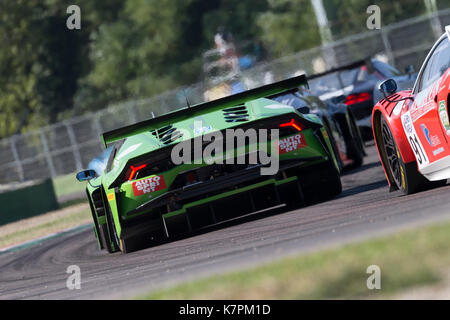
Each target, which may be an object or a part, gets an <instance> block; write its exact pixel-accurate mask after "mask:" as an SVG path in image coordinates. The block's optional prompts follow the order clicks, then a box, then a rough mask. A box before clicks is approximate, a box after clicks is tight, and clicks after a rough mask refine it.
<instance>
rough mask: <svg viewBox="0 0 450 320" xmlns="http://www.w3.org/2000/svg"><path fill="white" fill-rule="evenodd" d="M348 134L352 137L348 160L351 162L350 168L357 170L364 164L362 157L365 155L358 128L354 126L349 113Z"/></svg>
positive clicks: (353, 120)
mask: <svg viewBox="0 0 450 320" xmlns="http://www.w3.org/2000/svg"><path fill="white" fill-rule="evenodd" d="M349 118H350V119H349V120H350V123H349V126H350V128H349V129H350V133H351V135H352V141H351V143H350V145H349V158H350V159H352V160H353V164H352V165H351V168H352V169H354V168H359V167H361V166H362V164H363V162H364V157H365V156H366V155H367V154H366V150H365V147H364V142H363V138H362V135H361V131H360V130H359V127H358V126H357V125H356V121H355V117H354V116H353V114H352V113H350V117H349Z"/></svg>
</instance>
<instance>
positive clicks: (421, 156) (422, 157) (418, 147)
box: [409, 134, 428, 165]
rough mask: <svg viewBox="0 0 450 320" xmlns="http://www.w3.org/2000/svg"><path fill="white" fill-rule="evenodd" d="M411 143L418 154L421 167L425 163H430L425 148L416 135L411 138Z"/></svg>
mask: <svg viewBox="0 0 450 320" xmlns="http://www.w3.org/2000/svg"><path fill="white" fill-rule="evenodd" d="M409 142H410V144H411V147H412V149H413V151H414V153H415V154H416V158H417V161H418V162H419V165H422V163H423V162H424V161H426V162H428V160H427V157H426V155H425V152H424V151H423V148H422V146H421V145H420V143H419V140H418V139H417V136H416V135H415V134H413V135H410V136H409Z"/></svg>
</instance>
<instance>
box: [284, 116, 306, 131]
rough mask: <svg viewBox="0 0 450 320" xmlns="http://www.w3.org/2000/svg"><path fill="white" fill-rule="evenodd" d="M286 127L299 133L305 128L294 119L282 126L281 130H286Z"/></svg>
mask: <svg viewBox="0 0 450 320" xmlns="http://www.w3.org/2000/svg"><path fill="white" fill-rule="evenodd" d="M286 127H292V128H294V129H296V130H297V131H302V130H303V129H304V128H305V126H304V125H303V124H301V123H300V122H296V121H295V120H294V119H291V121H289V122H286V123H282V124H280V128H286Z"/></svg>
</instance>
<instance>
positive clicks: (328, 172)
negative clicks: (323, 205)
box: [299, 161, 342, 202]
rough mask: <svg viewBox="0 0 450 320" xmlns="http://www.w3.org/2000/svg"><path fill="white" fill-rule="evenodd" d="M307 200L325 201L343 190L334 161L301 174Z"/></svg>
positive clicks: (300, 177) (300, 178)
mask: <svg viewBox="0 0 450 320" xmlns="http://www.w3.org/2000/svg"><path fill="white" fill-rule="evenodd" d="M299 180H300V183H301V186H302V190H303V193H304V195H305V200H306V202H316V201H324V200H329V199H331V198H334V197H335V196H337V195H339V194H340V193H341V192H342V183H341V177H340V174H339V172H338V170H337V169H336V166H335V165H334V164H333V162H332V161H327V162H326V163H323V164H320V165H318V166H316V167H315V168H309V170H308V171H306V172H304V173H303V174H300V175H299Z"/></svg>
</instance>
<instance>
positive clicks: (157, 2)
mask: <svg viewBox="0 0 450 320" xmlns="http://www.w3.org/2000/svg"><path fill="white" fill-rule="evenodd" d="M446 1H448V0H446ZM323 2H324V4H325V6H326V9H327V14H328V16H329V19H330V21H331V25H332V31H333V35H334V37H335V38H338V37H341V36H344V35H348V34H353V33H356V32H360V31H366V30H367V29H365V26H366V19H367V13H366V8H367V6H368V5H369V4H378V5H380V7H381V9H382V23H383V24H388V23H391V22H394V21H398V20H402V19H405V18H409V17H412V16H416V15H420V14H423V13H424V12H425V7H424V1H423V0H403V1H402V2H401V4H400V3H399V2H395V1H391V0H380V1H375V3H372V2H373V1H370V0H323ZM71 4H74V3H73V1H71V0H39V1H29V0H9V1H0V39H1V40H2V46H0V88H1V90H0V138H1V137H5V136H8V135H11V134H14V133H18V132H23V131H25V130H28V129H31V128H35V127H38V126H41V125H44V124H48V123H52V122H55V121H58V120H61V119H63V118H67V117H70V116H74V115H77V114H79V113H82V112H86V111H93V110H98V109H101V108H104V107H105V106H106V105H108V104H110V103H115V102H118V101H120V100H123V99H129V98H143V97H148V96H151V95H154V94H157V93H159V92H161V91H164V90H168V89H172V88H175V87H177V86H180V85H186V84H190V83H193V82H196V81H199V80H202V53H203V52H204V51H205V50H208V49H210V48H212V47H213V46H214V41H213V38H214V35H215V34H216V32H217V30H218V28H219V27H224V28H225V29H226V31H228V32H230V33H231V34H232V35H233V38H234V39H235V41H236V42H237V43H244V42H246V41H251V42H253V43H254V44H259V45H261V44H262V49H263V50H262V51H263V52H267V51H268V52H269V53H271V55H272V56H271V57H272V58H274V57H279V56H283V55H286V54H289V53H293V52H296V51H298V50H303V49H306V48H310V47H314V46H317V45H319V44H320V34H319V30H318V28H317V23H316V18H315V15H314V11H313V8H312V5H311V0H245V1H242V0H108V1H92V0H78V1H77V2H76V4H77V5H78V6H79V7H80V8H81V30H68V29H67V28H66V19H67V18H68V16H69V15H68V14H67V13H66V9H67V7H68V6H69V5H71Z"/></svg>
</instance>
